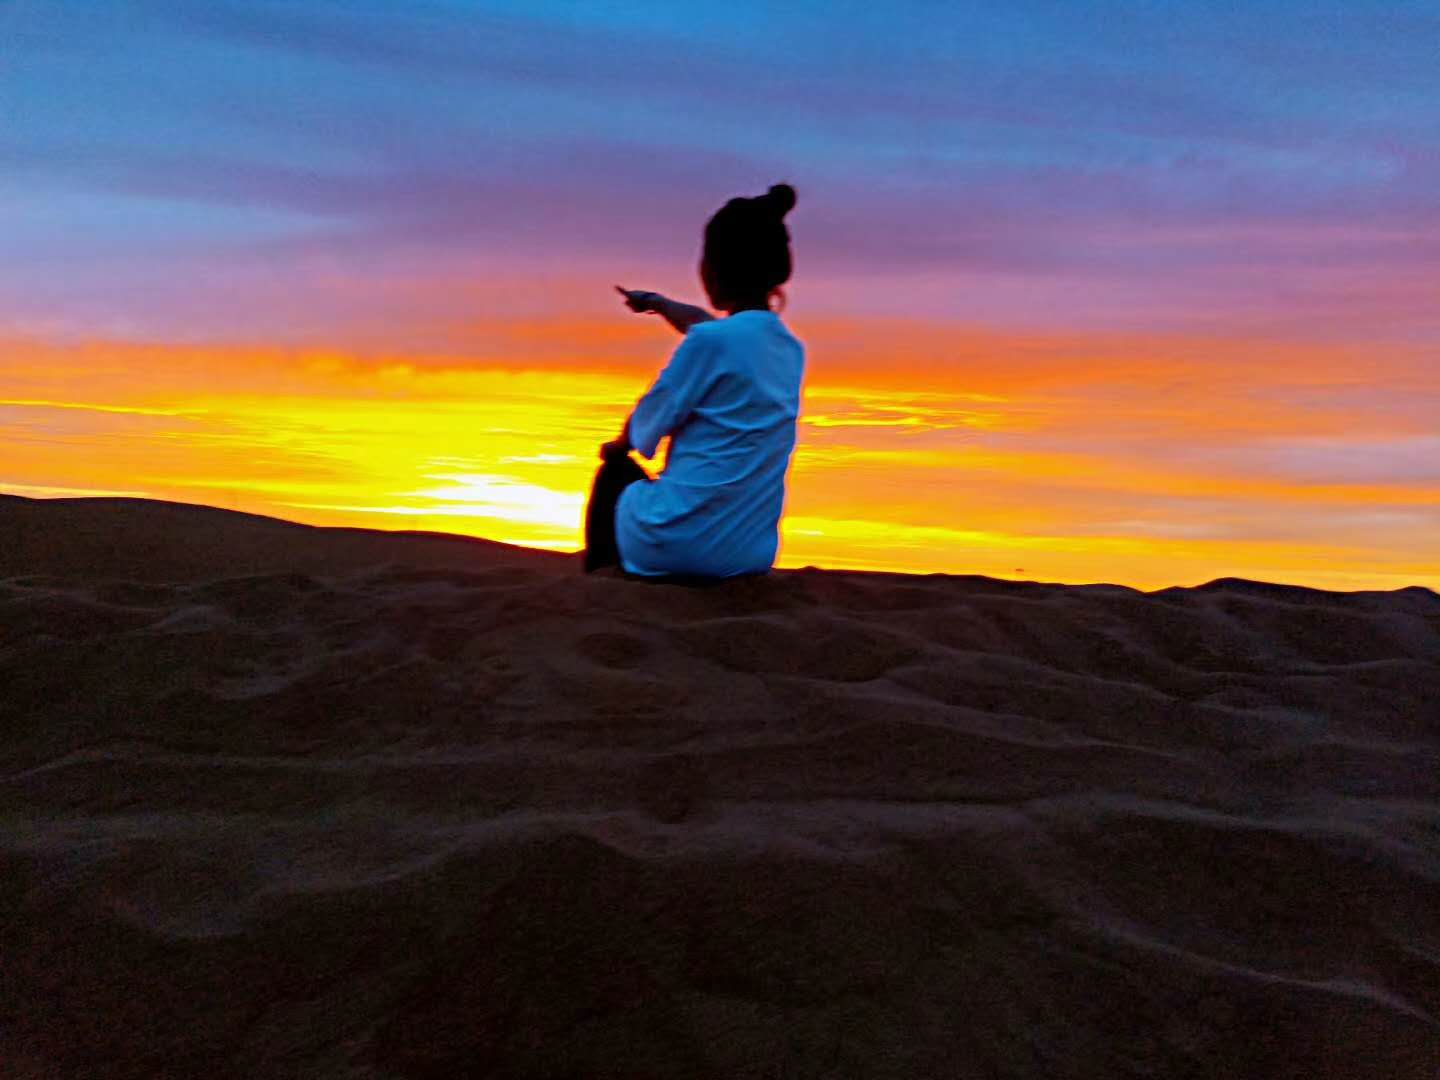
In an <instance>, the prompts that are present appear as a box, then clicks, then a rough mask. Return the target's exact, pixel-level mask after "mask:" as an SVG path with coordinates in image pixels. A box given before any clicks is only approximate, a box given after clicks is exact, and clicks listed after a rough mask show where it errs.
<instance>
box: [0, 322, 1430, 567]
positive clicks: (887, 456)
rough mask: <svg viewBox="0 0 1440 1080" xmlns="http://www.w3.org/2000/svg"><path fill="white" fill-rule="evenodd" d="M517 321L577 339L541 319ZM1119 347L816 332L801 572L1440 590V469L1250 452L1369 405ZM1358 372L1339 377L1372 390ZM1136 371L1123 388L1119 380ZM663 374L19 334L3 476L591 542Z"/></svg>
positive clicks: (796, 535)
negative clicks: (592, 486) (917, 342)
mask: <svg viewBox="0 0 1440 1080" xmlns="http://www.w3.org/2000/svg"><path fill="white" fill-rule="evenodd" d="M557 335H558V336H557ZM515 336H516V338H517V340H522V341H530V342H540V343H542V344H544V345H545V346H546V347H547V348H548V347H550V345H551V344H552V343H554V342H558V341H561V340H563V335H560V333H559V331H553V330H542V329H541V328H535V327H532V328H530V329H528V330H526V329H522V330H517V331H515ZM617 340H618V341H620V343H622V344H623V342H624V341H626V340H629V339H628V338H624V337H623V335H622V336H621V337H620V338H617ZM1023 345H1025V343H1021V345H1017V348H1020V347H1021V346H1023ZM966 347H967V348H968V347H971V346H969V345H967V346H966ZM1027 347H1031V348H1034V346H1033V344H1032V345H1030V346H1027ZM1322 359H1323V358H1322ZM1326 362H1327V363H1328V362H1329V361H1326ZM1108 363H1109V364H1110V366H1109V367H1108V368H1105V369H1104V370H1102V371H1100V372H1099V373H1098V374H1094V375H1093V379H1094V380H1097V381H1094V382H1091V383H1085V382H1084V381H1083V380H1080V376H1078V375H1076V374H1074V373H1072V374H1071V375H1070V376H1069V378H1070V380H1071V381H1070V383H1065V382H1064V381H1063V380H1062V378H1061V376H1062V374H1063V371H1062V369H1061V368H1060V367H1059V366H1058V365H1056V364H1054V363H1052V361H1051V360H1050V359H1049V358H1048V356H1047V357H1045V358H1044V360H1043V363H1041V364H1040V368H1039V369H1037V368H1035V367H1033V366H1032V367H1030V368H1017V369H1016V371H1015V375H1014V378H1013V379H1009V380H1008V381H1007V379H1006V378H1005V377H1004V376H1005V372H1006V365H1004V364H992V365H990V366H989V367H981V366H978V365H977V366H974V367H973V370H972V369H971V368H966V369H965V370H964V371H963V372H962V373H961V374H958V375H954V376H952V377H951V378H950V381H949V382H948V383H945V384H936V383H934V382H933V380H932V381H931V382H929V383H927V382H926V381H925V380H924V379H923V378H921V377H919V376H917V375H915V374H914V373H913V372H912V373H909V374H907V373H905V372H903V371H888V370H883V369H877V371H878V373H877V371H872V372H870V373H866V372H863V371H847V370H841V369H836V370H827V368H826V367H825V366H824V365H823V364H815V363H814V354H813V353H812V374H811V376H810V379H809V385H808V386H807V390H806V399H805V405H804V409H803V411H802V425H801V429H800V444H799V447H798V450H797V453H796V457H795V459H794V464H793V467H792V471H791V476H790V481H789V488H788V491H789V496H788V502H787V516H786V519H785V521H784V522H783V524H782V539H783V544H782V551H781V557H780V565H782V566H803V565H821V566H830V567H836V568H857V569H881V570H890V571H902V572H903V571H912V572H921V573H929V572H950V573H982V574H989V575H992V576H1011V577H1016V576H1018V577H1026V578H1037V579H1044V580H1052V581H1070V582H1084V581H1114V582H1117V583H1121V584H1130V585H1136V586H1138V587H1144V588H1158V587H1163V586H1166V585H1172V584H1197V583H1199V582H1201V581H1205V580H1208V579H1212V578H1215V577H1222V576H1246V577H1259V578H1268V579H1270V580H1283V581H1290V582H1295V583H1300V584H1314V585H1318V586H1321V587H1327V588H1394V587H1398V586H1401V585H1408V584H1420V585H1428V586H1430V587H1432V588H1437V587H1440V566H1437V561H1440V560H1437V559H1436V558H1435V556H1434V553H1435V551H1436V550H1440V543H1437V537H1436V535H1435V527H1434V524H1433V523H1434V521H1435V520H1436V517H1435V515H1437V513H1440V487H1437V486H1436V485H1434V484H1431V483H1427V482H1425V481H1424V480H1423V478H1419V479H1405V478H1404V476H1396V477H1394V478H1390V479H1384V478H1382V479H1374V478H1369V477H1364V476H1334V477H1326V476H1316V477H1301V478H1296V477H1294V476H1291V475H1287V474H1285V473H1283V472H1280V471H1275V470H1274V469H1269V468H1267V467H1265V466H1264V462H1263V461H1261V462H1260V464H1258V465H1257V464H1256V463H1255V462H1254V461H1252V460H1251V458H1247V457H1244V456H1239V457H1237V456H1234V455H1233V453H1232V449H1233V447H1234V446H1235V445H1242V446H1251V445H1252V444H1253V443H1254V440H1257V439H1259V440H1264V439H1281V438H1296V437H1302V436H1303V437H1304V438H1312V439H1313V438H1335V439H1339V438H1342V437H1343V438H1351V437H1356V435H1355V433H1356V429H1358V428H1360V427H1361V424H1360V421H1359V420H1357V419H1356V418H1355V417H1347V418H1341V417H1337V416H1336V415H1334V414H1333V413H1332V412H1326V411H1324V410H1316V409H1313V408H1311V409H1307V408H1304V407H1301V406H1298V405H1296V404H1295V403H1294V402H1292V401H1291V400H1289V399H1288V398H1286V397H1285V396H1284V395H1278V394H1269V395H1268V396H1267V394H1268V391H1266V393H1259V392H1252V391H1250V390H1248V389H1246V388H1245V387H1242V388H1241V389H1242V390H1243V391H1244V392H1239V391H1236V392H1231V391H1230V390H1229V389H1227V388H1226V387H1224V386H1223V385H1222V386H1221V387H1220V389H1216V390H1211V391H1207V392H1208V393H1211V394H1212V395H1213V394H1221V393H1222V392H1223V393H1225V394H1226V395H1227V396H1225V397H1224V399H1223V400H1224V407H1223V408H1221V407H1218V406H1217V405H1216V404H1215V403H1214V401H1213V400H1211V399H1210V398H1206V397H1205V396H1204V395H1203V394H1200V395H1198V396H1197V395H1196V394H1192V395H1190V396H1188V397H1187V396H1186V395H1184V394H1178V393H1176V392H1175V390H1174V385H1173V384H1174V382H1175V379H1176V378H1177V376H1176V375H1175V370H1172V369H1165V370H1164V371H1160V372H1158V373H1157V374H1155V376H1154V379H1153V381H1152V382H1151V383H1145V382H1143V381H1136V380H1137V379H1138V376H1137V375H1136V374H1135V373H1136V372H1138V371H1143V370H1144V366H1143V365H1142V364H1140V363H1139V362H1137V361H1136V360H1135V358H1133V357H1129V356H1125V355H1121V354H1120V353H1118V352H1115V353H1112V354H1111V356H1110V360H1109V361H1108ZM1186 363H1188V360H1187V361H1186ZM1317 363H1318V362H1317ZM657 366H658V365H657ZM1332 368H1333V370H1332V369H1330V368H1325V367H1324V365H1323V364H1319V365H1318V366H1317V367H1316V369H1315V370H1316V372H1318V373H1319V374H1317V375H1316V376H1315V378H1316V379H1319V380H1320V381H1322V382H1324V383H1325V384H1326V385H1330V384H1331V383H1334V382H1336V381H1337V380H1338V381H1339V382H1340V383H1341V384H1344V379H1343V378H1342V377H1341V375H1339V374H1336V372H1338V371H1339V368H1338V366H1335V365H1332ZM1041 369H1043V371H1044V372H1045V374H1044V377H1043V379H1042V378H1041V376H1040V375H1037V370H1041ZM1116 370H1122V371H1124V372H1125V378H1126V379H1127V380H1130V381H1129V382H1126V383H1125V384H1124V385H1125V388H1124V389H1123V391H1115V390H1113V389H1111V387H1112V384H1111V383H1108V382H1105V381H1104V380H1106V379H1109V378H1111V376H1112V374H1113V372H1114V371H1116ZM1178 370H1182V371H1188V370H1189V369H1188V368H1186V367H1184V366H1183V365H1182V368H1180V369H1178ZM82 372H88V373H89V374H88V375H82V374H81V373H82ZM652 375H653V370H652V371H648V372H640V373H626V372H622V371H606V370H583V371H576V370H558V369H554V368H533V369H526V368H517V367H510V368H499V367H493V368H466V367H461V366H452V365H441V366H427V364H426V363H423V362H420V361H418V360H415V359H413V358H412V359H409V360H407V359H405V358H402V357H396V358H388V359H383V360H380V361H375V362H362V361H359V360H357V359H355V358H352V357H348V356H346V355H343V354H338V353H318V352H314V351H311V352H307V353H304V354H299V355H295V354H287V353H285V352H283V351H281V350H241V349H233V350H217V349H210V350H203V349H191V350H185V349H179V348H176V347H166V348H164V349H157V350H151V351H146V350H144V349H142V348H141V347H138V346H133V345H115V346H111V347H106V346H104V345H103V344H99V343H89V344H86V345H83V346H76V347H72V348H70V349H68V350H67V349H63V348H61V347H58V346H34V345H28V346H27V345H23V344H19V345H17V344H15V343H11V344H10V345H9V346H8V347H5V346H4V345H3V343H0V392H4V393H6V395H7V396H6V397H5V399H4V400H0V423H4V424H5V426H6V428H7V448H6V454H5V456H4V458H3V460H0V491H9V492H13V493H15V494H22V495H25V494H28V495H38V496H42V497H51V496H54V497H63V496H66V495H80V494H85V495H91V494H111V493H113V494H123V495H128V496H146V497H153V498H164V499H172V500H178V501H187V502H199V503H206V504H210V505H215V506H222V507H227V508H231V509H237V510H244V511H249V512H254V513H262V514H271V515H274V516H278V517H287V518H292V519H294V520H300V521H305V522H309V523H312V524H319V525H347V526H362V527H371V528H375V527H379V528H401V529H423V530H432V531H444V532H458V533H464V534H469V535H476V536H483V537H487V538H490V539H495V540H501V541H505V542H508V543H516V544H524V545H528V546H534V547H542V548H548V549H552V550H574V549H576V548H577V547H579V545H580V544H581V542H582V541H581V527H582V520H583V515H584V502H585V497H586V493H587V489H588V486H589V483H590V479H591V477H592V475H593V472H594V469H595V468H596V467H597V465H598V461H597V458H596V449H597V447H598V445H599V444H600V443H601V442H603V441H605V440H606V439H609V438H611V437H613V436H614V435H615V434H616V432H617V431H618V429H619V427H620V424H621V423H622V422H623V420H624V417H625V415H626V414H627V412H628V410H629V407H630V405H631V404H632V403H633V402H634V400H635V398H636V396H637V395H638V394H639V393H641V392H642V391H643V390H644V388H645V386H646V385H647V384H648V382H649V379H650V378H651V377H652ZM1307 377H1309V376H1308V375H1307ZM1077 380H1080V381H1079V382H1077ZM1095 387H1101V388H1102V389H1095ZM1262 389H1263V388H1262ZM1197 393H1198V392H1197ZM1391 423H1393V417H1391V416H1389V415H1386V416H1384V417H1381V418H1379V419H1376V420H1374V421H1373V422H1371V424H1372V426H1371V427H1370V428H1369V429H1365V430H1361V431H1360V434H1361V435H1364V436H1367V437H1374V438H1380V437H1382V436H1383V435H1384V432H1385V430H1386V428H1385V427H1384V426H1383V425H1384V424H1391ZM1417 432H1418V429H1417ZM1415 437H1421V436H1420V435H1419V434H1416V435H1415ZM1261 445H1264V444H1263V443H1262V444H1261ZM1249 452H1250V451H1247V453H1249ZM1226 454H1232V456H1231V457H1228V458H1227V457H1226V456H1225V455H1226ZM1307 518H1309V519H1313V521H1314V522H1315V523H1316V524H1315V525H1314V526H1313V527H1311V528H1309V529H1308V530H1307V529H1306V528H1305V527H1303V526H1304V523H1305V521H1306V520H1307Z"/></svg>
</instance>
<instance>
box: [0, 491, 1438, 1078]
mask: <svg viewBox="0 0 1440 1080" xmlns="http://www.w3.org/2000/svg"><path fill="white" fill-rule="evenodd" d="M0 578H3V579H4V580H0V731H3V733H4V739H3V743H0V820H3V823H4V827H3V829H0V905H3V906H0V915H3V919H0V1062H3V1065H0V1074H3V1075H4V1076H6V1077H10V1078H26V1077H52V1076H74V1077H155V1076H176V1077H182V1076H183V1077H188V1076H205V1077H208V1078H220V1077H241V1076H243V1077H258V1076H263V1077H321V1076H324V1077H330V1076H334V1077H356V1078H358V1077H397V1078H399V1077H427V1078H439V1077H470V1076H475V1077H551V1078H562V1077H565V1078H579V1077H617V1078H620V1077H624V1078H658V1077H693V1078H700V1077H726V1078H729V1077H757V1078H758V1077H787V1078H789V1077H797V1078H798V1077H816V1078H819V1077H896V1078H898V1077H906V1078H914V1077H921V1078H925V1077H977V1078H979V1077H986V1078H990V1077H1152V1076H1153V1077H1182V1078H1189V1077H1195V1078H1199V1077H1216V1078H1219V1077H1226V1078H1234V1077H1293V1078H1297V1080H1298V1078H1302V1077H1303V1078H1307V1080H1309V1078H1336V1080H1339V1078H1347V1080H1353V1078H1370V1077H1374V1078H1377V1080H1380V1078H1386V1080H1401V1078H1422V1077H1423V1078H1426V1080H1433V1078H1434V1077H1436V1076H1440V597H1437V596H1436V595H1435V594H1434V593H1432V592H1429V591H1427V590H1424V589H1418V588H1417V589H1407V590H1400V591H1397V592H1391V593H1351V594H1341V593H1327V592H1319V591H1316V590H1311V589H1302V588H1292V587H1286V586H1279V585H1265V584H1260V583H1254V582H1244V581H1219V582H1214V583H1212V584H1210V585H1207V586H1203V587H1201V588H1198V589H1172V590H1167V591H1164V592H1160V593H1153V594H1142V593H1139V592H1136V591H1133V590H1130V589H1125V588H1121V587H1116V586H1087V587H1067V586H1055V585H1038V584H1028V583H1013V582H1002V581H995V580H991V579H985V578H973V577H940V576H930V577H907V576H903V575H888V574H862V573H835V572H820V571H796V572H784V573H777V574H774V575H772V576H771V577H769V578H766V579H759V580H748V581H736V582H731V583H728V584H725V585H722V586H718V587H715V588H709V589H685V588H680V587H675V586H661V585H643V584H635V583H631V582H627V581H623V580H620V579H618V578H615V577H591V578H586V577H583V576H580V575H579V574H578V573H577V570H576V565H575V561H574V560H573V559H571V558H568V557H565V556H552V555H546V554H544V553H537V552H529V551H524V550H521V549H514V548H506V547H504V546H503V545H497V544H487V543H483V542H478V541H467V540H461V539H458V538H440V537H426V536H415V535H410V536H406V535H387V534H379V533H367V532H364V531H361V530H317V529H307V528H304V527H301V526H294V525H290V524H288V523H282V522H275V521H271V520H269V519H261V518H252V517H248V516H245V515H236V514H230V513H227V512H224V511H215V510H206V509H201V508H186V507H177V506H173V505H167V504H155V503H146V502H143V501H139V500H63V501H56V502H34V501H30V500H23V499H13V498H7V499H4V500H3V501H0Z"/></svg>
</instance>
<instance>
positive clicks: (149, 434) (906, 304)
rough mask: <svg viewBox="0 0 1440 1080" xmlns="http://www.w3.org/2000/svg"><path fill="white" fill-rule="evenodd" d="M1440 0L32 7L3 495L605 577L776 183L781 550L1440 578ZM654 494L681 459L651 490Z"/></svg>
mask: <svg viewBox="0 0 1440 1080" xmlns="http://www.w3.org/2000/svg"><path fill="white" fill-rule="evenodd" d="M1437 55H1440V2H1437V0H1427V2H1425V3H1417V2H1413V0H1412V2H1406V0H1400V2H1387V3H1369V2H1365V0H1352V2H1349V3H1330V2H1323V0H1319V2H1317V0H1312V2H1305V3H1298V2H1296V3H1290V2H1287V0H1267V2H1265V3H1253V4H1241V3H1210V2H1207V3H1199V2H1185V0H1170V2H1165V3H1139V2H1133V3H1107V2H1099V3H1085V4H1075V3H1064V2H1045V3H1042V2H1035V0H1015V2H1012V3H1007V4H1003V5H1000V4H964V3H943V4H941V3H936V4H925V3H919V4H907V5H891V4H882V5H876V4H865V5H862V4H851V3H844V2H830V3H823V4H818V3H790V4H784V5H778V4H770V3H727V4H724V5H719V4H710V5H703V6H701V5H690V4H663V5H657V4H654V3H644V4H641V3H589V4H559V3H544V2H540V0H526V2H524V3H519V2H516V3H479V2H475V3H468V2H467V3H462V2H459V0H411V2H409V3H406V4H403V5H402V4H394V3H379V2H374V0H346V2H343V3H342V2H334V3H325V2H320V0H307V2H304V3H300V2H277V0H243V2H241V0H206V2H204V3H196V2H193V0H145V2H134V3H131V2H125V0H109V2H107V3H103V4H96V3H84V2H79V0H0V491H4V492H9V493H12V494H20V495H30V496H37V497H65V496H76V495H112V494H123V495H136V496H146V497H153V498H164V499H175V500H180V501H186V502H202V503H208V504H211V505H218V506H225V507H229V508H232V509H238V510H245V511H249V512H254V513H266V514H272V515H275V516H280V517H286V518H290V519H293V520H299V521H306V522H311V523H315V524H342V525H364V526H368V527H376V528H420V529H440V530H445V531H456V532H465V533H470V534H474V535H479V536H486V537H491V538H494V539H500V540H506V541H510V542H514V543H521V544H529V545H535V546H541V547H548V548H556V549H562V550H573V549H575V548H577V547H579V546H580V544H581V529H580V523H581V519H582V516H583V508H584V498H585V492H586V490H587V488H588V485H589V482H590V480H591V478H592V476H593V472H594V469H595V467H596V464H597V463H596V460H595V450H596V447H597V445H598V444H599V443H600V442H601V441H604V440H605V439H608V438H611V437H613V436H614V435H615V434H616V433H617V432H618V429H619V427H620V425H621V423H622V422H623V421H624V418H625V416H626V414H627V412H628V409H629V407H630V405H631V404H632V403H633V402H634V400H635V399H636V397H638V396H639V394H641V393H642V392H643V391H644V390H645V388H646V386H647V385H648V384H649V382H650V380H651V379H652V378H653V377H654V375H655V373H656V372H657V371H658V370H659V368H660V367H661V366H663V364H664V363H665V361H666V359H667V358H668V356H669V354H670V352H671V351H672V350H673V348H674V347H675V344H676V342H677V340H678V339H677V338H676V336H675V334H674V333H673V331H671V330H670V329H669V328H668V327H666V326H665V325H664V324H663V323H661V322H660V321H659V320H658V319H656V318H655V317H653V316H640V315H635V314H632V313H630V312H628V311H626V310H625V309H624V307H623V306H622V305H621V304H620V302H619V298H618V297H617V296H616V294H615V293H614V291H613V285H614V284H616V283H619V284H622V285H625V286H626V287H629V288H643V289H653V290H658V291H661V292H664V293H666V294H667V295H670V296H674V297H677V298H679V299H683V300H687V301H690V302H700V301H702V300H703V293H702V292H701V289H700V286H699V283H698V280H697V277H696V262H697V259H698V254H699V243H700V235H701V230H702V228H703V225H704V222H705V220H706V219H707V218H708V216H709V215H710V214H711V213H712V212H713V211H714V210H715V209H717V208H718V207H719V206H720V205H721V204H723V203H724V202H725V200H727V199H728V198H730V197H731V196H733V195H737V194H752V195H753V194H759V193H761V192H763V191H764V190H765V189H766V188H767V187H768V186H769V185H770V184H772V183H775V182H778V181H781V180H785V181H788V182H790V183H792V184H793V185H794V186H795V187H796V189H797V190H798V192H799V204H798V206H797V208H796V210H795V211H794V212H793V213H792V215H791V217H790V219H789V224H790V228H791V233H792V236H793V238H794V247H795V265H796V273H795V278H794V281H793V282H792V283H791V285H790V286H789V288H788V295H787V306H786V308H785V311H784V315H783V317H784V319H785V321H786V323H787V324H788V325H789V326H790V327H791V329H792V330H793V331H794V332H795V333H796V334H797V336H799V337H800V338H801V339H802V340H803V341H804V342H805V345H806V349H807V375H806V395H805V400H804V405H803V410H802V419H801V424H800V429H799V447H798V449H797V452H796V456H795V459H794V462H793V466H792V471H791V476H790V482H789V489H788V497H787V514H786V518H785V521H784V523H783V527H782V550H781V556H780V564H781V565H786V566H802V565H819V566H829V567H849V568H874V569H885V570H905V571H916V572H925V573H928V572H935V571H941V572H950V573H980V574H989V575H993V576H999V577H1023V578H1032V579H1043V580H1051V581H1069V582H1084V581H1113V582H1118V583H1122V584H1127V585H1133V586H1136V587H1140V588H1146V589H1153V588H1160V587H1164V586H1168V585H1193V584H1198V583H1200V582H1203V581H1207V580H1211V579H1213V578H1217V577H1223V576H1243V577H1252V578H1261V579H1265V580H1276V581H1287V582H1294V583H1298V584H1308V585H1315V586H1320V587H1326V588H1338V589H1360V588H1395V587H1400V586H1405V585H1411V584H1419V585H1427V586H1429V587H1431V588H1440V65H1437V64H1436V61H1435V58H1436V56H1437ZM659 464H660V463H658V462H657V463H656V466H657V467H659Z"/></svg>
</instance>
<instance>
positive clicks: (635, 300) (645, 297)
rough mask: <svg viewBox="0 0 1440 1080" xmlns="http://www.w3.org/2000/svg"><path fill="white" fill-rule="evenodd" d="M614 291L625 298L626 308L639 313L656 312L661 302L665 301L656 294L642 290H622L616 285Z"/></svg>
mask: <svg viewBox="0 0 1440 1080" xmlns="http://www.w3.org/2000/svg"><path fill="white" fill-rule="evenodd" d="M615 291H616V292H618V293H619V294H620V295H621V296H623V297H624V298H625V306H626V307H628V308H629V309H630V310H631V311H636V312H641V313H644V312H647V311H658V310H659V309H660V303H661V301H663V300H664V299H665V297H663V296H661V295H660V294H659V293H657V292H646V291H645V290H644V289H622V288H621V287H620V286H619V285H616V286H615Z"/></svg>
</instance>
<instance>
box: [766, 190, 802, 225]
mask: <svg viewBox="0 0 1440 1080" xmlns="http://www.w3.org/2000/svg"><path fill="white" fill-rule="evenodd" d="M760 197H761V198H762V199H764V200H765V201H766V202H768V203H769V204H770V206H771V208H772V209H773V210H774V212H775V216H776V217H777V218H782V219H783V218H784V217H785V215H786V214H788V213H790V211H791V210H794V209H795V189H794V188H793V187H791V186H790V185H789V184H772V185H771V186H770V190H769V191H767V192H766V193H765V194H764V195H762V196H760Z"/></svg>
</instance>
